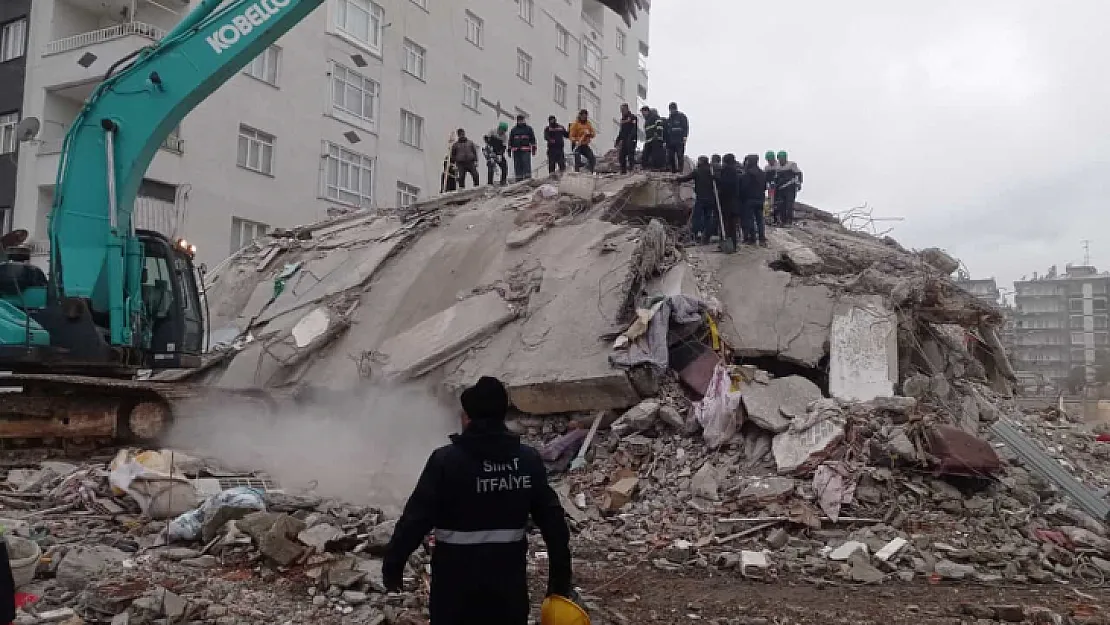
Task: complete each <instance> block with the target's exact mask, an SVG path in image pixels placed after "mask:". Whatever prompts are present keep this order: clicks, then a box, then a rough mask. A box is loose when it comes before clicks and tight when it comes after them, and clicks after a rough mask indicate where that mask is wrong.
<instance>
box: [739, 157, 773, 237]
mask: <svg viewBox="0 0 1110 625" xmlns="http://www.w3.org/2000/svg"><path fill="white" fill-rule="evenodd" d="M766 193H767V176H766V174H764V173H763V170H762V169H760V168H759V155H758V154H749V155H747V156H745V157H744V167H743V168H742V170H741V172H740V197H741V198H742V199H743V205H742V206H741V207H740V222H741V226H742V227H743V229H744V242H745V243H748V244H750V245H755V244H756V242H758V243H759V244H760V245H763V246H766V245H767V235H766V233H765V232H764V223H763V202H764V201H765V200H766Z"/></svg>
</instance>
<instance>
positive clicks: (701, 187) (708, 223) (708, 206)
mask: <svg viewBox="0 0 1110 625" xmlns="http://www.w3.org/2000/svg"><path fill="white" fill-rule="evenodd" d="M691 180H692V181H694V214H693V219H692V223H691V224H690V229H691V230H692V231H693V233H694V242H695V243H696V244H701V243H708V242H709V238H710V237H712V236H713V235H714V234H716V232H717V220H718V217H717V193H716V190H715V189H714V184H715V181H714V179H713V169H712V167H710V166H709V159H708V158H707V157H705V156H699V157H698V164H697V165H695V166H694V170H693V171H691V172H690V173H688V174H686V175H685V176H679V177H678V178H675V182H680V183H681V182H690V181H691Z"/></svg>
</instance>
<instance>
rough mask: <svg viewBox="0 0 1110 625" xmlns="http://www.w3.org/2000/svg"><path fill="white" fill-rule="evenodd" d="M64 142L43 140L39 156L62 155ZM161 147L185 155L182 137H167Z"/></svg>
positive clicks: (40, 144)
mask: <svg viewBox="0 0 1110 625" xmlns="http://www.w3.org/2000/svg"><path fill="white" fill-rule="evenodd" d="M63 141H64V139H43V140H42V141H41V142H39V156H50V155H52V154H61V153H62V142H63ZM159 147H160V148H161V149H163V150H165V151H167V152H173V153H174V154H184V153H185V140H184V139H182V138H181V137H175V136H172V135H171V136H169V137H166V140H165V141H163V142H162V145H161V146H159Z"/></svg>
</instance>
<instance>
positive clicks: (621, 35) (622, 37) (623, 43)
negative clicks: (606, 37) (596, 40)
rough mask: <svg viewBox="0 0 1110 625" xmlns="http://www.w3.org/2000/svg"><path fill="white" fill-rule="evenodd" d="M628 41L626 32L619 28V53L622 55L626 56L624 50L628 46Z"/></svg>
mask: <svg viewBox="0 0 1110 625" xmlns="http://www.w3.org/2000/svg"><path fill="white" fill-rule="evenodd" d="M627 40H628V35H626V34H624V31H623V30H621V29H619V28H618V29H617V52H620V53H621V54H624V50H625V48H626V47H627V45H628V42H627Z"/></svg>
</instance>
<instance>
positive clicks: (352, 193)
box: [324, 141, 374, 206]
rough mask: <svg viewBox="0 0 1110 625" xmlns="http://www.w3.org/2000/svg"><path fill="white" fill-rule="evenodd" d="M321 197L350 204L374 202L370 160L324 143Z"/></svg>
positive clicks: (365, 204) (359, 204)
mask: <svg viewBox="0 0 1110 625" xmlns="http://www.w3.org/2000/svg"><path fill="white" fill-rule="evenodd" d="M325 148H326V150H327V152H326V153H325V158H326V159H327V165H326V167H325V169H324V176H325V177H324V197H326V198H327V199H329V200H334V201H336V202H342V203H343V204H350V205H351V206H371V205H373V203H374V159H372V158H370V157H369V156H366V155H365V154H359V153H358V152H352V151H351V150H347V149H345V148H342V147H340V146H338V145H336V144H334V143H331V142H330V141H329V142H326V143H325Z"/></svg>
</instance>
